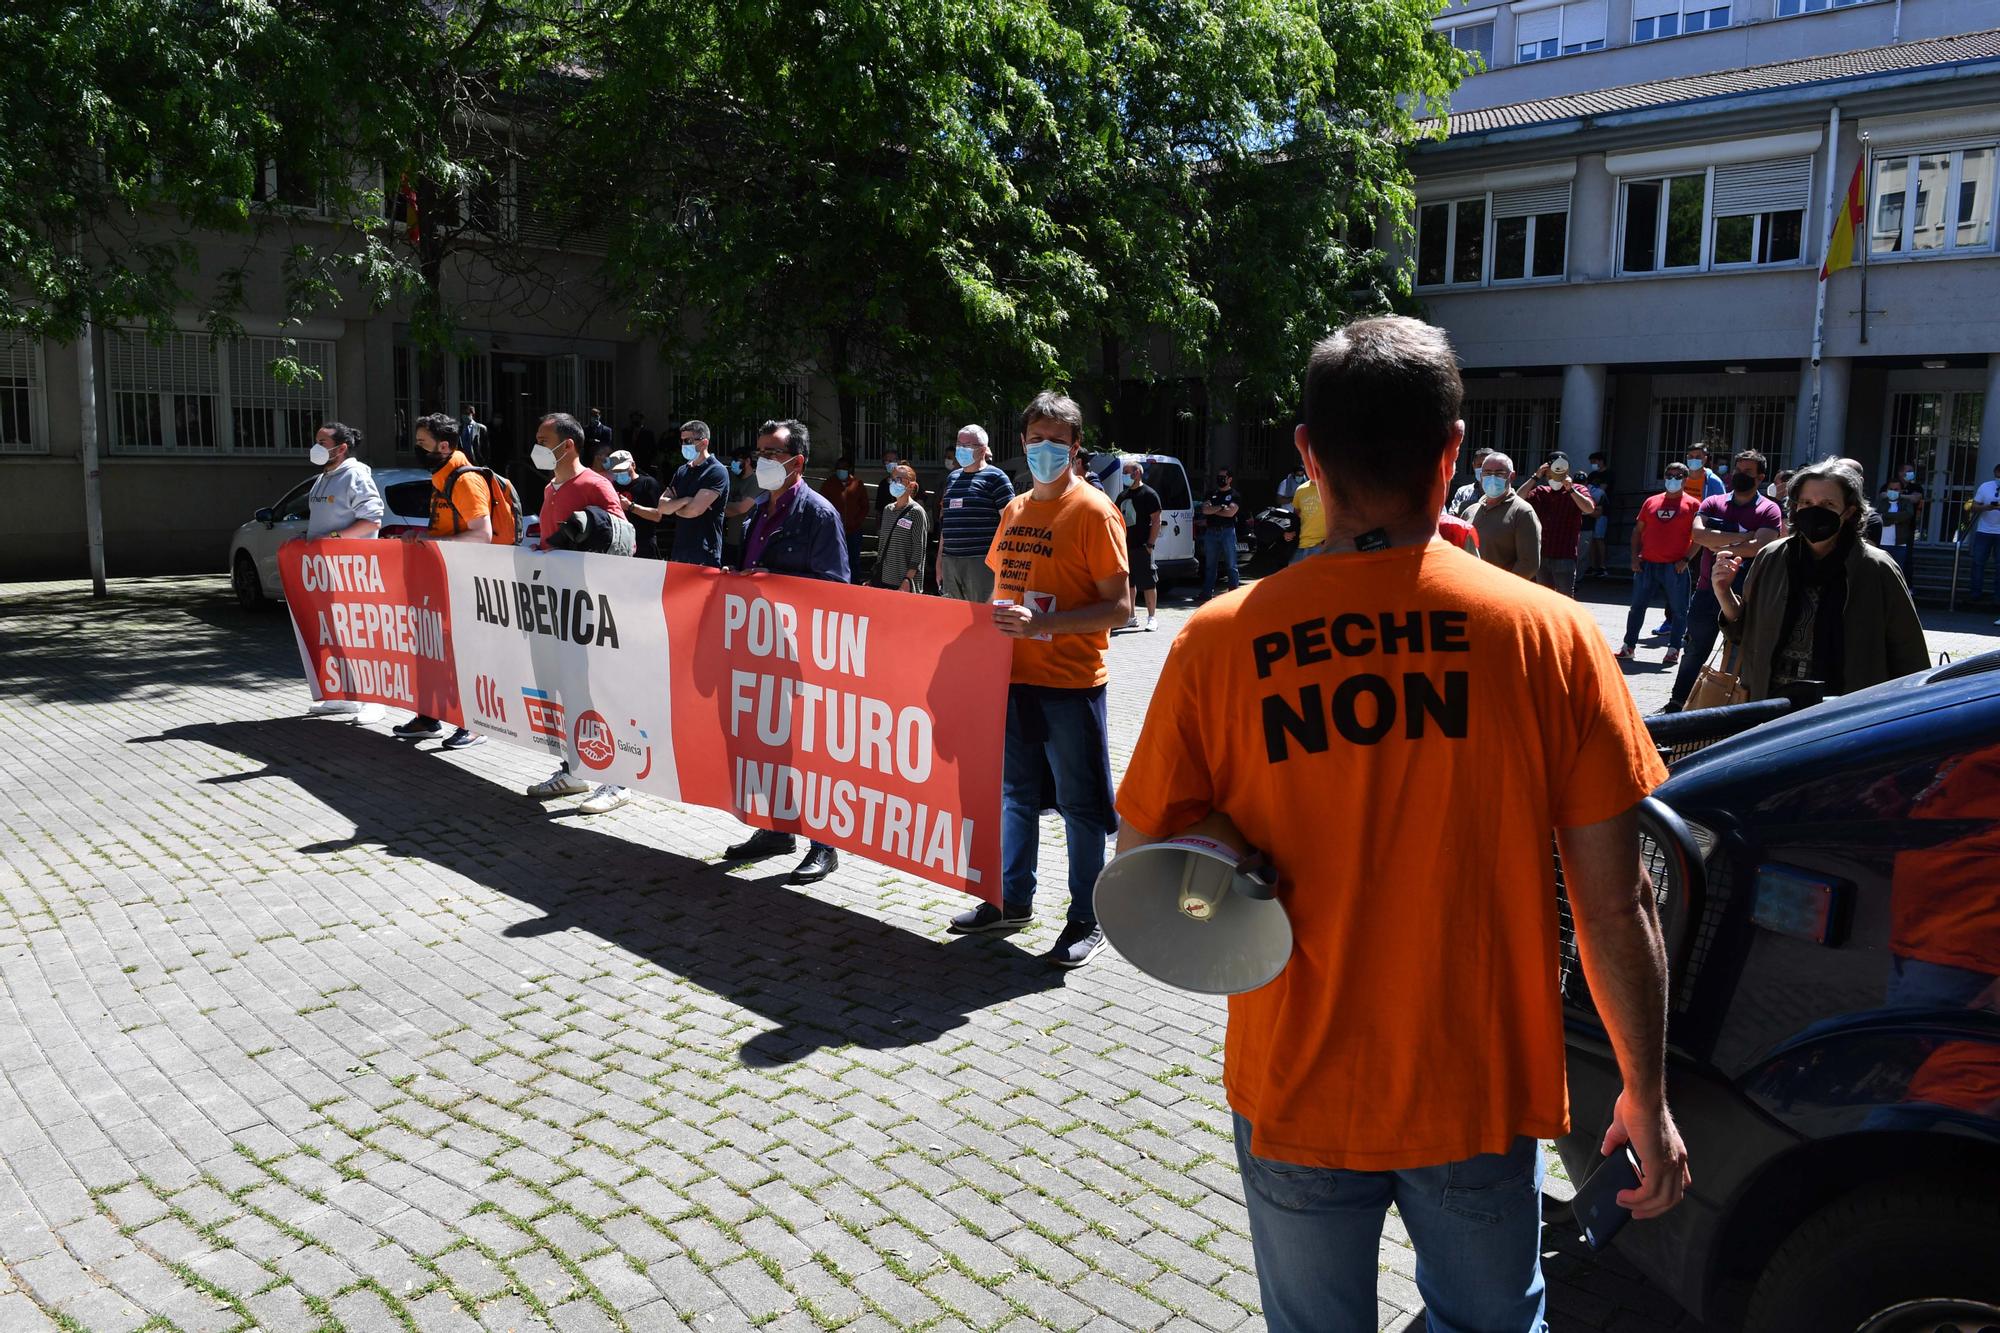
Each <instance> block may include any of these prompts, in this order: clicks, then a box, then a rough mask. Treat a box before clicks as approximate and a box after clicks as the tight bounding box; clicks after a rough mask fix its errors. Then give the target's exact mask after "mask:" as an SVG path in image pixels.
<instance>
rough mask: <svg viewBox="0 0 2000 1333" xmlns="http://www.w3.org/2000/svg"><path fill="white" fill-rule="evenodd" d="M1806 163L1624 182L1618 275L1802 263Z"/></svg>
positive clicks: (1734, 166)
mask: <svg viewBox="0 0 2000 1333" xmlns="http://www.w3.org/2000/svg"><path fill="white" fill-rule="evenodd" d="M1811 189H1812V159H1811V158H1806V157H1797V158H1784V159H1779V160H1776V161H1770V162H1743V163H1731V164H1729V165H1727V166H1720V167H1711V168H1709V169H1708V170H1706V171H1702V172H1689V173H1685V174H1681V175H1674V176H1658V177H1642V178H1639V179H1636V180H1626V181H1625V182H1623V186H1622V191H1621V193H1622V198H1623V203H1624V209H1623V227H1624V233H1623V238H1622V241H1621V245H1620V252H1619V259H1620V268H1621V270H1622V271H1623V272H1626V273H1667V272H1675V271H1698V270H1701V269H1710V268H1737V267H1754V266H1757V265H1764V264H1796V263H1798V262H1800V261H1801V260H1802V259H1803V258H1804V257H1805V219H1806V207H1807V204H1808V202H1809V200H1810V195H1811Z"/></svg>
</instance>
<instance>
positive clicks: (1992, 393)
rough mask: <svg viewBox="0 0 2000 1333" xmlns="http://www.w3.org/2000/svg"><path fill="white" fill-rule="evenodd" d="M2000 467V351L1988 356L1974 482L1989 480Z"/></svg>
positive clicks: (1973, 475)
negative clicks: (1984, 398) (1984, 404)
mask: <svg viewBox="0 0 2000 1333" xmlns="http://www.w3.org/2000/svg"><path fill="white" fill-rule="evenodd" d="M1996 467H2000V352H1994V353H1991V354H1990V355H1988V356H1987V358H1986V411H1985V412H1984V414H1982V415H1981V416H1980V418H1979V467H1978V469H1977V470H1976V471H1975V472H1974V473H1973V474H1972V479H1973V484H1974V485H1977V484H1978V483H1980V482H1982V481H1985V480H1987V479H1988V478H1990V477H1991V476H1992V475H1993V469H1994V468H1996Z"/></svg>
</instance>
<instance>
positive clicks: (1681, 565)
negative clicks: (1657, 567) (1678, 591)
mask: <svg viewBox="0 0 2000 1333" xmlns="http://www.w3.org/2000/svg"><path fill="white" fill-rule="evenodd" d="M1687 572H1688V562H1687V561H1685V560H1676V561H1674V573H1676V574H1685V573H1687Z"/></svg>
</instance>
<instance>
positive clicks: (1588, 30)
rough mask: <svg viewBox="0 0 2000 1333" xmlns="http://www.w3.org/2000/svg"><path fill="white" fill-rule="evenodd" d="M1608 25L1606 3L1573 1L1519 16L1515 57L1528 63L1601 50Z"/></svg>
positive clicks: (1602, 1) (1516, 19)
mask: <svg viewBox="0 0 2000 1333" xmlns="http://www.w3.org/2000/svg"><path fill="white" fill-rule="evenodd" d="M1607 22H1608V19H1607V15H1606V12H1605V0H1570V3H1568V4H1566V5H1553V6H1551V7H1549V8H1547V9H1537V10H1534V11H1532V12H1530V13H1526V14H1517V15H1516V16H1515V18H1514V55H1515V58H1516V59H1517V60H1519V61H1523V62H1526V61H1530V60H1548V59H1551V58H1553V57H1555V56H1559V55H1563V56H1573V55H1579V54H1581V53H1583V52H1585V51H1602V50H1603V49H1604V39H1605V33H1606V24H1607Z"/></svg>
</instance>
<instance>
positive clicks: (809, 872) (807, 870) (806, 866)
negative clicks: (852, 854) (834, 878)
mask: <svg viewBox="0 0 2000 1333" xmlns="http://www.w3.org/2000/svg"><path fill="white" fill-rule="evenodd" d="M838 869H840V853H839V852H836V851H834V850H833V848H831V847H828V846H825V845H823V844H821V843H817V842H816V843H814V844H813V845H812V848H811V850H809V851H808V852H807V853H806V859H805V860H803V861H801V862H799V868H798V869H796V870H794V871H793V872H792V876H791V878H790V879H788V880H786V881H785V883H787V884H817V883H819V882H820V881H821V880H823V879H825V878H826V877H827V876H828V875H831V874H832V873H833V872H834V871H836V870H838Z"/></svg>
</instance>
